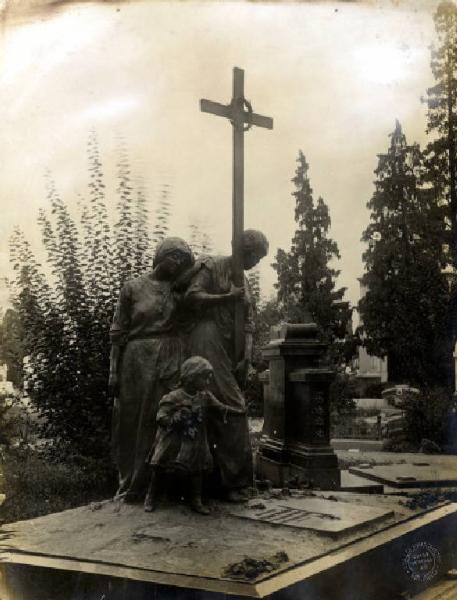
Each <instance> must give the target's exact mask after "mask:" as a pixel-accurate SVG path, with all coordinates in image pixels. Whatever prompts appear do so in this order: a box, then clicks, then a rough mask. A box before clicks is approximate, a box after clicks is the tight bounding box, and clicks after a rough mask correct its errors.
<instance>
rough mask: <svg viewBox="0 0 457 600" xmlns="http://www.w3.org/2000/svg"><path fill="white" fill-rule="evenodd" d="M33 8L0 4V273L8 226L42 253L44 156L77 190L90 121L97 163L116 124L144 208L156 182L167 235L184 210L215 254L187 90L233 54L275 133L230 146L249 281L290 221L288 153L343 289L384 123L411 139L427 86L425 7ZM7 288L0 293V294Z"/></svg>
mask: <svg viewBox="0 0 457 600" xmlns="http://www.w3.org/2000/svg"><path fill="white" fill-rule="evenodd" d="M31 4H33V5H34V6H35V9H34V10H33V11H26V10H23V11H22V12H20V11H18V12H20V14H13V12H12V10H13V9H16V10H17V8H18V6H19V4H18V0H15V2H11V3H9V2H8V0H0V7H1V6H3V8H4V19H3V26H2V29H1V36H2V38H1V39H2V59H1V65H0V106H2V109H3V114H2V123H1V131H2V139H1V146H0V164H1V177H0V198H1V207H2V218H1V223H0V234H1V238H0V239H2V242H3V243H2V247H1V249H0V276H8V275H9V274H10V267H9V262H8V252H7V238H8V237H9V235H10V233H11V231H12V229H13V227H14V226H15V225H20V226H21V227H22V228H23V229H24V231H25V232H26V234H27V236H28V237H29V239H30V240H31V242H32V244H33V245H34V247H35V248H36V249H37V250H39V249H40V233H39V230H38V228H37V226H36V217H37V214H38V210H39V208H40V207H45V208H46V199H45V186H44V178H43V173H44V170H45V169H46V168H48V169H50V171H51V172H52V173H53V176H54V178H55V180H56V183H57V187H58V189H59V191H60V192H61V193H62V195H63V197H64V198H65V199H66V200H67V201H68V203H69V204H70V205H71V206H72V207H74V208H75V207H76V205H77V200H78V197H81V196H82V197H84V196H85V195H86V191H87V168H86V155H85V146H86V142H87V137H88V133H89V130H90V129H91V128H95V129H96V131H97V132H98V136H99V139H100V144H101V158H102V161H103V163H104V164H105V167H106V171H107V173H108V176H110V175H112V174H113V171H114V164H115V147H116V138H117V136H118V135H122V136H123V138H125V140H126V142H127V146H128V149H129V153H130V157H131V161H132V164H133V170H134V173H135V174H136V175H138V176H142V177H143V178H144V181H145V185H146V189H147V191H148V195H149V198H150V202H151V207H152V208H153V206H154V203H155V202H156V201H157V198H158V191H159V189H160V186H161V185H162V184H163V183H168V184H170V185H171V186H172V187H171V189H172V200H173V218H172V233H173V234H176V235H181V236H183V237H189V231H188V225H189V221H190V220H200V222H201V224H202V227H203V228H205V229H206V231H207V232H208V234H209V235H210V236H211V238H212V240H213V243H214V246H215V248H216V250H218V251H219V252H224V253H225V252H229V251H230V239H231V127H230V124H229V123H228V122H226V120H225V119H220V118H216V117H213V116H210V115H207V114H202V113H200V112H199V99H200V98H209V99H211V100H215V101H219V102H223V103H228V102H229V100H230V96H231V79H232V68H233V67H234V66H238V67H241V68H244V69H245V71H246V75H245V85H246V88H245V89H246V97H247V98H248V99H249V100H250V101H251V102H252V104H253V107H254V110H255V111H256V112H259V113H262V114H265V115H268V116H271V117H273V118H274V129H273V131H267V130H263V129H255V128H254V129H252V130H251V131H249V132H248V133H247V135H246V150H245V154H246V176H245V179H246V192H245V198H246V204H245V224H246V227H255V228H259V229H262V230H263V231H264V232H265V234H266V235H267V237H268V238H269V240H270V244H271V252H270V256H269V257H268V258H267V259H266V260H264V261H263V265H262V268H261V275H262V287H263V291H264V292H265V293H267V294H268V293H271V291H272V289H273V283H274V280H275V273H274V271H273V269H272V268H271V266H270V265H271V262H273V257H274V254H275V252H276V249H277V248H278V247H283V248H285V249H287V248H289V246H290V241H291V237H292V234H293V232H294V229H295V223H294V220H293V214H294V202H293V198H292V196H291V195H290V194H291V191H292V184H291V182H290V179H291V178H292V176H293V175H294V170H295V159H296V156H297V153H298V150H299V149H302V150H303V152H304V154H305V156H306V158H307V160H308V162H309V164H310V179H311V185H312V187H313V190H314V193H315V197H316V198H317V197H318V196H322V197H323V198H324V200H325V201H326V202H327V204H328V205H329V207H330V213H331V218H332V230H331V235H332V237H333V238H334V239H335V240H336V241H337V243H338V245H339V248H340V252H341V255H342V258H341V261H340V263H339V268H340V269H341V271H342V274H341V277H340V284H341V285H344V286H347V288H348V293H347V298H348V299H349V300H351V301H352V302H353V303H355V302H357V300H358V297H359V290H358V282H357V277H359V276H360V275H361V273H362V269H363V266H362V260H361V253H362V250H363V247H362V244H361V243H360V237H361V233H362V231H363V229H364V228H365V227H366V225H367V222H368V212H367V210H366V208H365V205H366V202H367V201H368V200H369V198H370V196H371V194H372V191H373V185H372V182H373V179H374V175H373V169H374V168H375V167H376V163H377V158H376V154H377V153H379V152H383V151H385V150H386V148H387V145H388V143H389V140H388V134H389V133H390V132H391V131H392V130H393V128H394V125H395V119H399V120H400V122H401V124H402V126H403V128H404V131H405V133H406V135H407V138H408V140H409V141H417V142H419V143H424V141H425V109H424V106H423V105H421V102H420V97H421V95H423V94H424V93H425V90H426V88H427V87H428V86H430V85H431V84H432V79H431V74H430V67H429V60H430V51H429V45H430V43H431V42H432V41H433V38H434V28H433V21H432V14H433V9H434V7H435V6H436V2H434V1H433V0H428V1H427V2H426V3H423V2H420V1H417V2H413V1H411V2H395V3H390V2H389V1H384V2H379V3H376V2H370V3H363V2H361V3H357V2H338V3H333V2H323V3H314V2H306V3H290V4H289V3H281V4H278V3H267V4H263V3H260V2H255V3H254V2H249V3H238V2H207V3H197V2H185V3H184V2H151V1H149V2H148V1H139V2H137V1H135V2H84V3H62V6H61V7H60V8H59V6H57V5H56V3H52V8H51V7H48V8H46V7H42V8H41V9H40V8H38V7H37V5H38V4H40V3H39V2H37V1H35V2H31ZM42 4H45V3H42ZM22 6H23V5H22ZM108 201H109V202H110V203H111V204H112V205H113V206H114V203H115V201H116V199H115V193H114V187H113V186H112V185H110V181H108ZM6 297H7V294H6V290H5V288H3V289H2V290H1V293H0V306H1V305H3V306H5V304H6Z"/></svg>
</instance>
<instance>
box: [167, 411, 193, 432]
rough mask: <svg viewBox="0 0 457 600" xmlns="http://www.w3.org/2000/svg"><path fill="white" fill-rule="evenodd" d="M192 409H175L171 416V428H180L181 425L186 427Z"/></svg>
mask: <svg viewBox="0 0 457 600" xmlns="http://www.w3.org/2000/svg"><path fill="white" fill-rule="evenodd" d="M191 414H192V413H191V410H190V409H189V408H180V409H178V410H177V411H175V412H174V413H173V414H172V416H171V418H170V428H171V429H180V428H181V427H185V426H186V423H187V421H188V420H189V418H190V416H191Z"/></svg>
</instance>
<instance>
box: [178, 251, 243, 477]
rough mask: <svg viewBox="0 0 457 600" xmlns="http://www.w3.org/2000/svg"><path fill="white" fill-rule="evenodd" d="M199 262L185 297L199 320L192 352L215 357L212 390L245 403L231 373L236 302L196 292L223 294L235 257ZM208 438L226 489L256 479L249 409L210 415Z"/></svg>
mask: <svg viewBox="0 0 457 600" xmlns="http://www.w3.org/2000/svg"><path fill="white" fill-rule="evenodd" d="M198 262H199V263H200V268H199V269H198V270H197V274H196V275H195V276H194V277H193V279H192V281H191V282H190V285H189V287H188V289H187V292H186V296H185V297H186V299H187V301H188V302H189V304H190V305H191V306H193V307H194V308H196V317H195V318H196V321H195V324H194V326H193V328H192V329H191V331H190V335H189V340H188V344H189V350H190V354H191V355H198V356H203V358H206V359H207V360H209V362H210V363H211V365H212V367H213V369H214V373H213V383H212V390H211V391H212V392H213V393H214V395H215V396H216V398H217V399H218V400H220V402H222V404H224V405H225V406H231V407H234V408H238V409H245V408H246V406H245V399H244V396H243V394H242V392H241V390H240V387H239V386H238V383H237V381H236V379H235V376H234V374H233V362H232V355H233V334H234V314H233V313H234V310H233V309H234V307H233V302H226V303H220V304H218V305H212V306H208V305H206V306H205V304H204V302H202V303H201V304H200V303H199V301H198V294H199V293H201V292H203V293H206V294H225V293H227V292H229V291H230V289H231V286H232V281H233V279H232V259H231V257H228V256H213V257H205V258H201V259H200V260H199V261H198ZM245 290H246V294H245V307H246V320H245V322H246V332H251V333H252V331H253V318H252V317H253V304H252V300H251V298H250V295H249V288H248V284H247V281H246V280H245ZM207 426H208V440H209V443H210V448H211V452H212V453H213V456H214V459H215V463H216V465H217V467H218V469H219V471H220V475H221V479H222V485H223V486H224V487H225V488H226V489H236V488H243V487H247V486H251V485H252V483H253V463H252V449H251V443H250V437H249V427H248V419H247V416H246V414H240V415H238V414H228V415H227V422H224V418H223V415H222V414H221V413H220V412H217V411H212V412H211V414H209V415H208V422H207Z"/></svg>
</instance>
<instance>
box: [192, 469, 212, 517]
mask: <svg viewBox="0 0 457 600" xmlns="http://www.w3.org/2000/svg"><path fill="white" fill-rule="evenodd" d="M202 479H203V478H202V474H201V473H192V475H191V476H190V485H191V489H190V492H191V496H190V505H191V507H192V510H194V511H195V512H198V513H200V514H201V515H209V513H210V510H209V508H207V507H206V506H204V505H203V504H202Z"/></svg>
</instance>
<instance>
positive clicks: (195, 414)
mask: <svg viewBox="0 0 457 600" xmlns="http://www.w3.org/2000/svg"><path fill="white" fill-rule="evenodd" d="M202 421H203V411H202V407H201V406H193V407H192V410H189V411H188V413H187V414H186V418H185V420H184V427H183V430H184V435H185V436H187V437H189V438H190V439H191V440H193V439H195V436H196V435H197V432H198V428H199V426H200V424H201V423H202Z"/></svg>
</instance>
